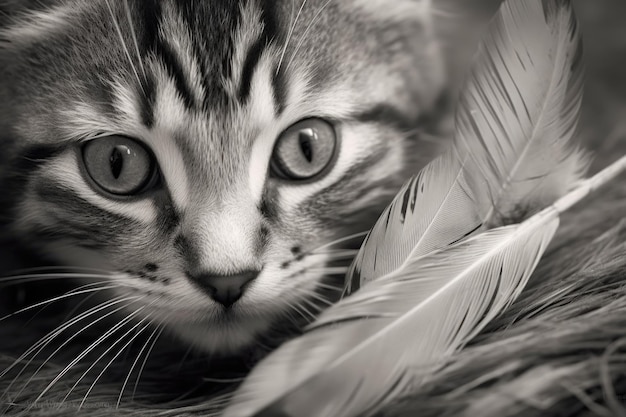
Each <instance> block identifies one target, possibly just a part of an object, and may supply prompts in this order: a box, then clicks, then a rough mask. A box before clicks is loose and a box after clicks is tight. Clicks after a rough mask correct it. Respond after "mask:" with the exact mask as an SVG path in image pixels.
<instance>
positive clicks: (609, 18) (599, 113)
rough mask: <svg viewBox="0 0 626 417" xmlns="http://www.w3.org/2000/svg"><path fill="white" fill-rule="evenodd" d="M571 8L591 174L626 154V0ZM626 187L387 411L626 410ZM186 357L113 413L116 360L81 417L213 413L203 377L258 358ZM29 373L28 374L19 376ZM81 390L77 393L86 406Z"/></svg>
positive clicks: (20, 402)
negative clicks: (581, 49)
mask: <svg viewBox="0 0 626 417" xmlns="http://www.w3.org/2000/svg"><path fill="white" fill-rule="evenodd" d="M575 6H576V8H577V14H578V17H579V19H580V21H581V26H582V31H583V36H584V40H585V41H584V43H585V60H586V62H587V74H588V75H587V80H586V90H585V98H584V101H583V120H582V124H581V129H580V136H581V138H582V140H583V143H584V145H585V147H586V148H587V149H590V150H591V151H593V152H595V160H594V163H593V165H592V169H591V171H592V172H594V171H597V170H598V169H599V168H601V167H603V166H606V165H607V164H608V163H610V162H612V161H613V160H615V159H616V158H617V157H618V156H619V155H623V154H624V153H626V123H625V122H624V113H625V112H626V79H625V76H624V71H623V68H625V67H626V44H624V42H623V39H626V28H624V26H623V21H622V20H623V16H624V15H625V14H626V5H624V4H623V2H622V1H621V0H610V1H608V0H607V1H605V2H589V1H587V0H580V1H577V2H575ZM451 44H454V42H451ZM454 58H455V59H456V58H457V57H456V56H455V57H454ZM625 182H626V177H623V176H622V177H621V178H620V179H618V180H617V181H615V182H614V183H612V184H611V185H610V187H607V188H604V189H602V190H600V191H599V192H597V193H596V194H595V196H593V198H591V199H588V200H587V201H586V202H585V203H584V204H583V205H581V206H579V207H577V208H576V209H575V210H574V211H572V212H570V213H568V214H566V215H564V216H563V218H562V222H561V228H560V230H559V233H558V235H557V237H556V239H555V241H554V244H553V245H552V247H551V249H549V251H548V253H547V255H546V256H545V257H544V259H543V260H542V262H541V264H540V266H539V268H538V270H537V271H536V273H535V274H534V276H533V277H532V279H531V282H530V285H529V287H528V288H527V290H526V291H525V292H524V294H523V295H522V297H521V298H520V299H519V300H518V301H517V302H516V303H515V304H514V305H513V306H512V307H511V308H510V309H509V310H507V312H506V313H505V314H504V315H502V316H501V317H500V318H499V319H497V320H496V321H495V322H493V323H492V325H491V326H489V328H488V329H486V330H485V331H484V332H483V333H482V334H481V335H480V336H479V337H478V338H477V339H476V340H475V341H474V342H473V343H472V344H471V345H470V346H468V347H467V348H466V349H464V350H463V351H462V352H460V353H459V354H458V355H457V356H455V357H454V358H453V360H452V361H451V363H450V365H449V366H448V367H447V368H446V370H445V371H444V372H442V373H441V374H440V375H438V377H437V378H436V379H434V380H432V381H430V383H429V384H427V385H426V386H425V387H424V388H423V389H421V390H420V391H419V392H416V393H414V395H412V396H410V397H408V398H406V399H405V400H403V401H402V402H400V403H399V404H396V405H394V406H393V407H391V408H390V409H389V410H387V411H386V412H385V413H384V414H385V415H389V416H407V417H408V416H414V415H421V416H431V415H432V416H441V415H443V416H456V415H468V416H476V415H480V416H494V417H495V416H524V415H533V416H534V415H545V416H558V415H575V414H577V415H581V416H591V415H598V416H611V415H624V414H625V413H626V407H625V406H624V404H626V338H625V334H626V256H624V254H625V253H626V243H625V242H626V221H625V219H626V187H624V184H625ZM62 313H63V312H57V315H58V314H62ZM41 318H42V317H41V316H40V320H38V321H37V326H38V327H41V328H45V327H46V324H48V325H50V326H53V323H52V322H53V321H54V315H52V314H49V315H46V316H45V317H44V318H45V320H44V319H41ZM22 324H23V323H16V324H15V325H14V326H13V327H11V326H8V325H6V326H2V327H1V328H0V331H1V332H2V335H1V336H2V337H1V338H2V340H5V341H6V342H4V343H5V345H4V346H3V350H2V352H3V353H2V355H1V356H0V361H1V363H0V368H4V365H9V364H10V363H12V362H13V360H14V355H15V352H16V351H17V352H19V350H18V348H20V347H23V346H28V345H29V343H32V340H30V339H31V335H30V334H29V333H26V332H24V331H23V327H22ZM9 342H12V343H9ZM10 344H14V345H15V348H16V349H12V348H11V346H10ZM77 344H78V343H77ZM138 345H141V344H139V343H138ZM78 349H79V347H78V346H77V347H76V348H75V349H72V346H70V347H68V348H67V351H66V352H65V353H66V356H68V357H72V354H73V352H74V351H79V350H78ZM184 357H185V349H184V348H182V347H177V346H176V345H175V344H174V343H168V342H167V341H166V340H162V342H161V343H158V344H157V345H156V347H155V349H154V351H153V352H152V355H151V359H150V360H149V361H148V362H147V368H146V369H145V371H144V373H143V377H142V383H141V384H140V386H139V388H138V390H137V393H136V396H135V400H136V403H128V402H127V401H124V402H122V403H121V406H120V408H119V409H115V405H116V402H117V398H118V395H119V389H120V387H121V382H123V378H124V377H125V373H126V372H127V370H128V365H129V363H128V361H131V362H132V358H133V355H129V358H130V359H128V360H126V361H120V362H119V363H118V364H116V366H115V367H114V369H113V371H111V372H110V374H109V375H108V377H107V379H105V380H104V381H103V382H101V383H99V384H98V385H97V386H96V387H95V389H94V391H93V393H92V394H91V395H90V400H89V404H88V405H87V406H86V407H85V408H84V409H83V410H82V414H83V415H91V416H111V415H120V416H122V415H128V416H148V415H154V414H155V411H159V412H160V414H161V413H162V414H161V415H210V413H211V412H217V410H219V408H220V407H221V406H222V405H223V402H220V400H213V401H211V400H210V399H211V398H215V392H216V391H218V392H219V391H221V390H227V389H228V387H229V384H228V383H226V382H227V381H225V382H224V383H215V382H214V381H213V380H211V381H209V380H205V379H204V377H205V376H206V375H211V376H212V377H214V378H220V377H224V376H226V377H236V376H240V375H237V373H236V372H234V371H233V370H234V369H237V368H240V369H241V371H242V373H243V372H245V369H246V367H247V366H248V364H249V363H251V362H253V361H254V359H255V358H253V357H251V358H244V359H241V360H237V361H235V362H234V363H233V362H225V361H224V362H222V363H221V366H224V367H226V368H228V369H229V370H230V371H229V372H228V373H227V374H226V375H225V374H223V373H222V372H220V370H219V369H215V366H216V365H215V364H210V365H207V364H206V360H204V359H203V358H201V357H198V356H194V355H193V354H192V355H191V356H189V357H187V358H186V360H182V359H183V358H184ZM179 364H180V366H179ZM35 365H36V364H35ZM83 370H84V368H83V369H76V370H74V371H73V373H75V375H72V376H76V377H78V376H80V374H81V373H82V371H83ZM58 371H59V368H58V367H57V366H55V365H53V364H48V365H47V366H46V367H44V372H43V374H42V375H41V376H40V377H39V378H37V379H36V380H34V381H32V382H31V384H30V385H29V388H28V390H27V391H25V392H23V393H21V394H20V395H19V396H17V397H15V396H14V397H12V401H14V403H15V404H16V406H15V407H12V408H11V409H10V412H12V413H19V412H21V411H23V410H24V406H26V405H28V402H29V401H32V400H33V399H34V396H36V395H37V393H38V392H41V389H42V388H43V387H44V386H45V384H46V383H47V381H49V380H50V378H51V377H53V376H54V375H56V373H58ZM13 376H14V375H13ZM27 377H28V373H25V374H24V375H23V376H22V377H21V380H20V382H25V378H26V379H27ZM70 379H71V378H68V380H70ZM11 380H12V378H11V377H8V378H7V377H5V378H2V379H0V389H2V390H5V389H7V385H8V383H9V382H10V381H11ZM18 385H19V384H18ZM89 385H90V381H83V382H82V383H81V386H80V389H79V393H78V394H80V391H82V393H84V392H85V390H86V389H88V388H89ZM67 388H68V387H67V386H64V385H59V386H57V387H56V388H55V390H54V391H53V392H50V393H49V395H48V396H47V397H46V399H45V401H44V402H43V403H42V405H41V406H40V407H36V408H34V409H32V410H30V414H29V415H41V416H68V415H74V414H75V412H76V407H77V403H76V402H69V403H65V405H64V406H61V407H60V408H59V407H58V406H59V404H60V401H61V399H63V397H64V396H65V394H66V393H67ZM131 391H132V390H131ZM78 394H77V395H76V397H73V398H72V399H71V400H73V401H76V400H78V401H80V396H79V395H78ZM128 395H129V396H130V393H128ZM177 397H179V398H177ZM167 401H172V402H169V403H168V402H167ZM222 401H223V399H222ZM150 404H152V405H150Z"/></svg>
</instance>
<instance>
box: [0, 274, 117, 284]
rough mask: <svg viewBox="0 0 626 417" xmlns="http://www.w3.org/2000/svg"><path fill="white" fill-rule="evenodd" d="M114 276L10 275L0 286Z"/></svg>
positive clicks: (0, 280) (105, 278) (3, 279)
mask: <svg viewBox="0 0 626 417" xmlns="http://www.w3.org/2000/svg"><path fill="white" fill-rule="evenodd" d="M113 276H115V275H114V274H109V275H104V274H81V273H49V274H27V275H12V276H8V277H2V278H0V285H4V284H10V283H13V282H16V283H18V284H23V283H27V282H37V281H47V280H56V279H72V278H78V279H101V280H103V281H104V280H107V279H110V278H111V277H113Z"/></svg>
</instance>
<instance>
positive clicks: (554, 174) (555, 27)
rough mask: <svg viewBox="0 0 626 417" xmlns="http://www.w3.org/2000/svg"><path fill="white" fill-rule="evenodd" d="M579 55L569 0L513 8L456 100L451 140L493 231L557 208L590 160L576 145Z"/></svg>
mask: <svg viewBox="0 0 626 417" xmlns="http://www.w3.org/2000/svg"><path fill="white" fill-rule="evenodd" d="M581 57H582V42H581V38H580V36H579V34H578V29H577V22H576V19H575V17H574V14H573V12H572V9H571V6H570V4H569V2H568V1H563V0H544V1H536V0H534V1H509V2H507V3H506V4H505V5H504V7H502V8H501V11H500V13H499V14H498V15H497V16H496V17H495V18H494V20H493V21H492V23H491V26H490V30H489V32H488V33H487V35H486V36H485V38H484V39H483V41H482V45H481V46H480V49H479V52H478V54H477V56H476V61H475V64H474V66H473V68H472V71H471V73H470V76H469V79H468V82H467V85H466V87H465V89H464V90H463V92H462V94H461V96H460V99H459V104H458V111H457V117H456V137H455V146H456V148H457V149H458V150H459V154H460V155H461V157H462V158H465V160H466V168H467V169H466V173H467V174H468V175H466V180H467V181H468V182H469V183H470V188H471V189H472V190H473V191H474V193H475V194H474V198H475V201H476V203H477V205H478V206H479V211H480V215H481V217H482V221H483V223H484V224H485V225H486V227H487V228H490V227H495V226H500V225H502V224H507V223H515V222H518V221H520V220H522V219H523V218H524V217H527V216H529V215H530V214H532V212H533V211H535V212H536V210H539V209H541V208H543V207H545V206H546V205H549V204H551V203H552V202H554V201H555V200H556V199H557V198H558V197H560V196H562V195H564V194H565V193H566V192H567V191H568V190H569V189H570V187H572V185H573V184H575V183H576V181H577V180H578V179H579V178H581V176H582V175H583V174H584V172H585V170H586V167H587V159H586V158H585V157H583V156H582V153H581V152H579V151H577V150H575V149H574V148H573V147H572V145H571V142H570V140H571V138H572V136H573V135H574V132H575V130H576V124H577V121H578V117H579V113H580V105H581V99H582V81H583V70H582V67H583V65H582V64H581V62H580V61H581ZM472 182H474V183H476V182H478V183H479V184H474V185H472V184H471V183H472Z"/></svg>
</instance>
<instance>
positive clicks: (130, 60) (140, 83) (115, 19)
mask: <svg viewBox="0 0 626 417" xmlns="http://www.w3.org/2000/svg"><path fill="white" fill-rule="evenodd" d="M105 3H106V5H107V8H108V9H109V14H110V15H111V21H112V22H113V25H114V26H115V30H116V32H117V35H118V37H119V38H120V44H121V45H122V48H124V53H125V54H126V57H127V58H128V63H129V64H130V66H131V68H132V70H133V72H134V74H135V78H137V82H138V83H139V87H140V88H141V89H142V91H143V93H144V95H146V92H145V90H144V88H143V83H142V82H141V78H139V72H137V68H136V67H135V64H134V63H133V58H132V57H131V55H130V51H129V49H128V46H127V45H126V41H125V40H124V34H123V33H122V28H121V27H120V24H119V22H118V20H117V17H116V16H115V12H114V11H113V7H112V6H111V2H110V0H105Z"/></svg>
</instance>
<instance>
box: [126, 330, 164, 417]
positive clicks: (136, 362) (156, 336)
mask: <svg viewBox="0 0 626 417" xmlns="http://www.w3.org/2000/svg"><path fill="white" fill-rule="evenodd" d="M162 325H163V322H160V323H159V324H158V325H157V326H156V327H155V328H154V330H153V331H152V333H151V334H150V336H148V338H147V339H146V341H145V343H144V344H143V346H142V347H141V350H140V351H139V353H138V354H137V357H136V358H135V360H134V361H133V363H132V365H131V367H130V370H129V371H128V375H127V376H126V379H124V383H123V384H122V389H120V395H119V397H117V403H116V405H115V408H120V404H121V403H122V397H123V396H124V391H125V390H126V386H127V385H128V381H129V380H130V377H131V375H132V374H133V371H134V370H135V367H136V366H137V364H138V363H139V360H140V359H141V356H142V355H143V352H144V351H145V350H146V348H148V346H149V345H150V342H151V341H152V339H153V338H155V340H156V338H158V337H159V335H160V334H161V332H162V331H163V327H162ZM133 392H134V391H133Z"/></svg>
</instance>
